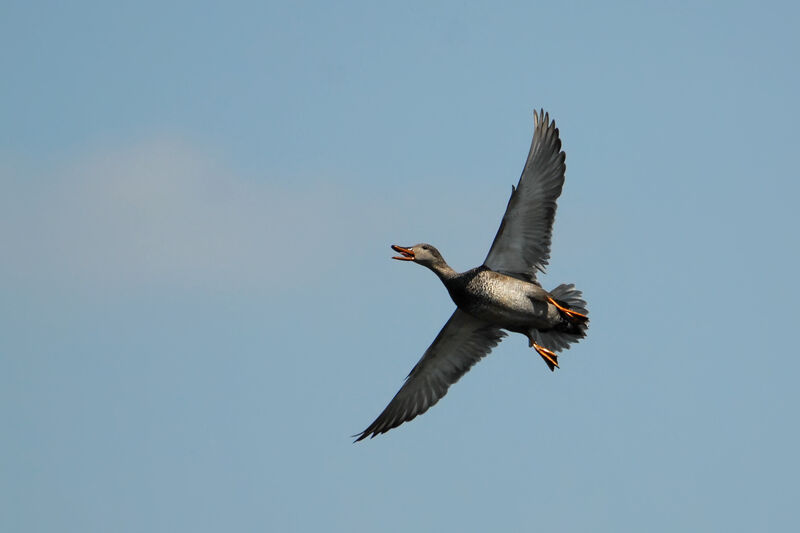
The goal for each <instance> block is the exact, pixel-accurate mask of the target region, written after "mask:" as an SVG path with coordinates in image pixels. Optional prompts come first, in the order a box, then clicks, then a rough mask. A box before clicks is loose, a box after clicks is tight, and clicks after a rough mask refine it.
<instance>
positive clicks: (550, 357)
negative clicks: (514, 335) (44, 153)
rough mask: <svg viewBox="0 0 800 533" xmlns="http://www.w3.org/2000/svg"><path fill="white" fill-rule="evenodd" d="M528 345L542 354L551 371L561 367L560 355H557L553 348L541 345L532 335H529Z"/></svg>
mask: <svg viewBox="0 0 800 533" xmlns="http://www.w3.org/2000/svg"><path fill="white" fill-rule="evenodd" d="M528 346H529V347H531V348H533V349H535V350H536V352H537V353H538V354H539V355H541V356H542V359H544V362H545V363H547V367H548V368H549V369H550V371H551V372H555V370H556V368H561V367H559V366H558V355H556V353H555V352H554V351H553V350H548V349H547V348H545V347H544V346H539V345H538V344H536V343H535V342H533V339H532V338H530V337H528Z"/></svg>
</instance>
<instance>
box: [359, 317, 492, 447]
mask: <svg viewBox="0 0 800 533" xmlns="http://www.w3.org/2000/svg"><path fill="white" fill-rule="evenodd" d="M505 335H506V333H505V332H504V331H503V330H501V329H500V328H498V327H496V326H493V325H491V324H489V323H488V322H484V321H483V320H479V319H477V318H475V317H473V316H472V315H469V314H467V313H465V312H463V311H461V310H459V309H456V310H455V312H454V313H453V315H452V316H451V317H450V320H448V321H447V323H446V324H445V325H444V327H443V328H442V331H440V332H439V335H437V336H436V339H435V340H434V341H433V344H431V345H430V347H429V348H428V349H427V350H425V353H424V354H423V356H422V358H421V359H420V360H419V362H418V363H417V364H416V365H415V366H414V368H413V369H412V370H411V372H410V373H409V374H408V377H407V378H406V381H405V383H404V384H403V386H402V387H401V388H400V390H399V391H398V393H397V394H396V395H395V397H394V398H393V399H392V401H391V402H389V405H388V406H386V409H384V410H383V412H382V413H381V414H380V416H378V418H377V419H375V421H374V422H373V423H372V424H371V425H370V426H369V427H368V428H367V429H365V430H364V431H363V432H361V433H360V434H359V435H357V437H358V438H357V439H356V442H358V441H360V440H362V439H365V438H367V437H374V436H375V435H379V434H381V433H386V432H387V431H389V430H390V429H392V428H396V427H397V426H399V425H400V424H402V423H403V422H408V421H409V420H412V419H414V418H415V417H417V416H418V415H421V414H422V413H424V412H425V411H427V410H428V409H430V408H431V407H432V406H433V405H435V404H436V402H438V401H439V400H440V399H441V398H442V397H443V396H444V395H445V394H447V389H448V388H449V387H450V385H452V384H453V383H455V382H456V381H458V380H459V379H460V378H461V376H463V375H464V374H466V373H467V371H468V370H469V369H470V368H472V366H473V365H474V364H475V363H477V362H478V361H480V360H481V359H482V358H483V357H484V356H486V355H487V354H488V353H489V352H491V351H492V348H494V347H495V346H497V344H498V343H499V342H500V340H501V339H502V338H503V337H505ZM354 436H355V435H354Z"/></svg>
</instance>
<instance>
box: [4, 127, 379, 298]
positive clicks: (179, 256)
mask: <svg viewBox="0 0 800 533" xmlns="http://www.w3.org/2000/svg"><path fill="white" fill-rule="evenodd" d="M10 167H11V168H10ZM3 174H5V177H4V178H3V179H2V189H3V193H2V195H0V196H1V197H0V243H1V245H2V248H3V255H4V256H5V258H6V259H5V260H3V261H2V262H0V271H1V272H2V273H3V276H4V277H5V278H6V280H11V281H12V282H14V281H16V282H20V283H25V282H35V283H42V282H43V283H66V284H71V283H89V284H93V283H96V284H103V285H109V284H110V285H112V286H113V285H116V284H124V285H130V284H136V283H151V282H157V283H169V284H188V285H196V284H221V283H224V284H228V285H233V286H240V287H241V286H244V287H248V286H262V287H269V286H272V285H276V284H278V285H286V284H290V283H292V280H296V279H300V278H301V277H302V276H303V275H304V274H307V273H308V272H310V271H311V270H312V269H316V270H319V269H320V267H321V266H322V268H323V269H324V267H325V264H324V262H325V261H326V259H325V258H326V257H331V256H330V254H325V253H320V252H321V250H320V246H322V245H325V243H327V244H328V246H330V243H332V242H337V241H340V240H341V236H342V235H343V234H347V233H348V232H352V231H363V228H364V227H365V225H364V224H363V221H360V220H359V218H360V213H359V210H363V209H370V207H369V206H370V205H371V202H369V201H366V202H364V201H359V200H358V199H355V198H353V194H354V191H352V190H344V189H341V188H340V187H337V185H336V184H335V183H333V182H331V181H327V182H325V181H323V182H318V183H299V184H296V185H287V184H285V182H279V181H278V180H270V179H248V178H246V177H243V176H237V175H235V174H234V173H232V172H231V171H229V170H227V169H226V168H225V167H224V165H221V164H220V163H219V162H218V161H214V160H213V159H212V158H210V157H208V156H207V155H205V154H204V153H203V152H202V151H200V150H198V149H196V148H193V147H192V146H190V145H188V144H186V143H183V142H180V141H177V140H174V139H156V140H151V141H147V142H142V143H139V144H137V145H135V146H129V147H123V148H120V149H114V150H104V151H100V152H97V153H94V154H91V155H89V156H87V157H83V158H81V159H80V160H79V161H77V162H76V161H72V162H70V163H69V164H62V165H58V166H57V167H56V168H55V169H52V170H50V171H45V172H34V171H30V170H27V171H26V170H24V169H21V167H20V166H19V165H17V166H16V167H13V166H11V165H6V166H5V167H4V170H3ZM359 228H361V230H359ZM321 262H322V263H321Z"/></svg>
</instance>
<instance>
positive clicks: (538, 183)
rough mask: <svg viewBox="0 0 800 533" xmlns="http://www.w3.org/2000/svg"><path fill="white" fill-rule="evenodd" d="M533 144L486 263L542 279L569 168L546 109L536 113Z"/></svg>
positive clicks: (510, 271) (512, 191)
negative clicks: (557, 208)
mask: <svg viewBox="0 0 800 533" xmlns="http://www.w3.org/2000/svg"><path fill="white" fill-rule="evenodd" d="M533 120H534V131H533V140H532V141H531V149H530V151H529V152H528V159H527V160H526V162H525V168H524V169H523V171H522V176H520V178H519V183H518V184H517V186H516V187H513V186H512V187H511V198H510V199H509V200H508V206H507V207H506V212H505V214H504V215H503V221H502V222H501V223H500V229H499V230H497V235H496V236H495V238H494V242H493V243H492V247H491V248H490V249H489V254H488V255H487V256H486V260H485V261H484V264H485V265H486V266H488V267H489V268H491V269H492V270H495V271H497V272H502V273H504V274H508V275H511V276H514V277H516V278H519V279H524V280H527V281H535V280H536V271H537V270H539V271H541V272H544V268H545V266H547V263H548V260H549V259H550V239H551V237H552V234H553V220H554V219H555V216H556V200H557V199H558V197H559V196H560V195H561V188H562V187H563V185H564V173H565V172H566V168H567V167H566V164H565V162H564V161H565V158H566V155H565V154H564V152H563V151H561V139H559V136H558V128H556V123H555V121H550V116H549V115H548V114H547V113H544V111H543V110H541V111H540V112H539V113H537V112H535V111H534V113H533Z"/></svg>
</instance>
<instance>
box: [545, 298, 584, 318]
mask: <svg viewBox="0 0 800 533" xmlns="http://www.w3.org/2000/svg"><path fill="white" fill-rule="evenodd" d="M547 301H548V302H550V303H551V304H553V305H555V306H556V309H558V310H559V311H561V312H562V313H564V314H565V315H567V317H569V318H577V319H581V320H580V322H583V321H585V320H588V318H589V317H588V316H586V315H584V314H582V313H579V312H577V311H573V310H572V309H567V308H566V307H564V306H563V305H561V304H560V303H558V302H557V301H555V299H554V298H547Z"/></svg>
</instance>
